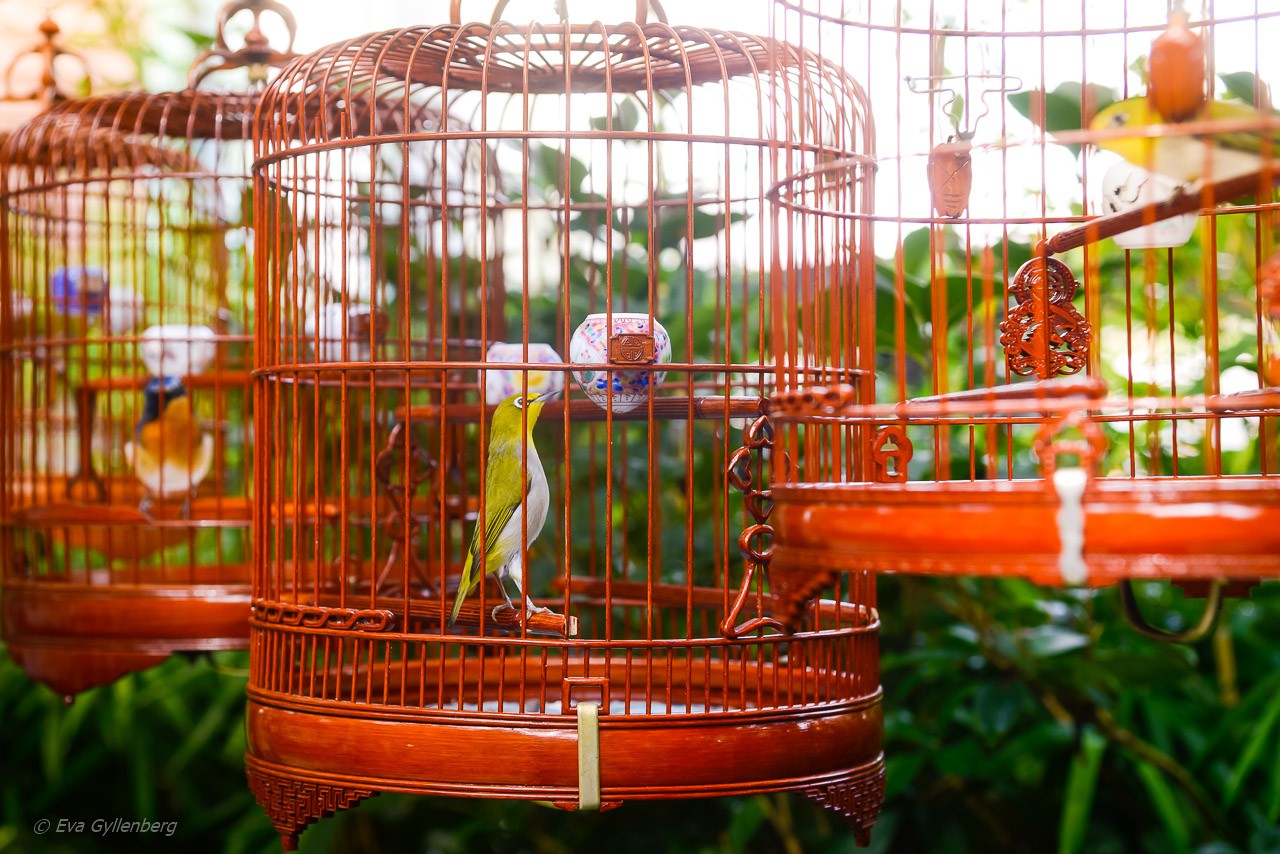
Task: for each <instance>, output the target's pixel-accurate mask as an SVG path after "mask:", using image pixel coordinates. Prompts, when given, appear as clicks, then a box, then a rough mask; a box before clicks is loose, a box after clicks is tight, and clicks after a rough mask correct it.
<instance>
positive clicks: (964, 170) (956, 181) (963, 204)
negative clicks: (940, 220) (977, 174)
mask: <svg viewBox="0 0 1280 854" xmlns="http://www.w3.org/2000/svg"><path fill="white" fill-rule="evenodd" d="M969 148H970V146H969V140H968V139H966V138H965V137H963V136H961V137H960V138H959V139H958V140H957V139H956V137H954V136H953V137H949V138H948V139H947V141H946V142H941V143H938V144H937V145H935V146H934V147H933V150H932V151H930V152H929V193H930V195H931V196H932V197H933V207H934V209H935V210H937V212H938V213H939V214H941V215H942V216H946V217H951V218H952V219H955V218H957V217H959V216H960V215H961V214H963V213H964V211H965V209H966V208H967V207H969V192H970V191H971V190H972V189H973V159H972V158H971V157H970V156H969Z"/></svg>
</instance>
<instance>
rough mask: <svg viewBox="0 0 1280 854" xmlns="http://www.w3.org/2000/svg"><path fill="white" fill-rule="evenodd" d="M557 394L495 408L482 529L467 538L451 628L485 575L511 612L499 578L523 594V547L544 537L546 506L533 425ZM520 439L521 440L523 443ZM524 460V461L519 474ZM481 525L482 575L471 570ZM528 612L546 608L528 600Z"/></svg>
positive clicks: (509, 400)
mask: <svg viewBox="0 0 1280 854" xmlns="http://www.w3.org/2000/svg"><path fill="white" fill-rule="evenodd" d="M559 393H560V392H559V391H558V390H552V391H547V392H543V393H542V394H540V395H538V396H537V397H526V396H524V395H522V394H513V395H511V396H510V397H508V398H507V399H506V400H504V401H502V403H500V404H498V408H497V409H496V410H494V413H493V421H492V422H490V427H489V456H488V458H487V461H486V464H485V477H484V525H483V526H481V524H480V523H479V522H478V521H477V522H476V528H475V532H474V533H473V534H472V536H471V548H470V549H468V551H467V562H466V565H465V566H463V568H462V578H461V579H460V580H459V582H458V596H457V598H456V599H455V600H454V602H453V613H451V614H450V615H449V625H453V623H454V621H456V620H457V619H458V612H459V611H460V610H462V602H463V600H464V599H466V598H467V597H468V596H469V595H471V591H473V590H475V589H476V588H477V587H479V586H480V581H481V579H482V578H483V577H484V575H486V574H493V575H496V577H497V579H498V588H499V589H500V590H501V591H502V598H503V599H505V600H506V603H507V606H508V607H510V608H515V604H514V603H512V601H511V597H510V596H509V595H508V594H507V588H506V586H505V585H504V584H503V583H502V582H503V580H504V579H507V578H512V579H515V582H516V593H517V594H519V593H522V592H523V591H521V589H520V576H521V570H520V568H521V565H522V563H523V560H524V554H523V552H524V549H523V548H522V544H524V543H527V544H529V545H533V541H534V540H536V539H537V538H538V534H540V533H542V526H543V525H544V524H545V523H546V521H547V508H548V507H549V505H550V491H549V490H548V488H547V475H546V473H545V472H544V471H543V470H542V460H541V459H540V458H539V457H538V449H537V447H535V446H534V444H533V425H535V424H537V423H538V416H539V415H540V414H541V413H542V405H543V404H544V403H546V401H547V399H548V398H551V397H554V396H555V395H557V394H559ZM522 421H523V422H524V423H525V424H526V427H525V429H524V430H523V431H522V430H521V429H520V426H521V422H522ZM521 436H523V437H524V439H523V441H522V440H521ZM526 448H527V450H525V449H526ZM522 459H523V460H524V461H525V462H526V463H527V465H526V466H525V467H524V469H523V470H522V469H521V462H522ZM525 505H528V511H529V512H528V514H527V518H525V517H526V514H525ZM522 521H523V524H524V525H527V526H528V527H527V528H526V531H527V533H522V532H521V528H522ZM482 527H483V530H484V547H483V558H484V572H483V573H478V572H476V571H475V563H476V561H478V560H480V558H481V556H482V551H481V542H480V531H481V529H482ZM501 607H502V606H501V605H499V606H498V607H497V608H494V609H493V612H494V613H495V614H497V612H498V608H501ZM528 608H529V613H530V614H533V613H538V612H542V611H546V610H547V609H546V608H535V607H534V606H533V602H532V601H530V602H529V606H528Z"/></svg>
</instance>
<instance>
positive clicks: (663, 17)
mask: <svg viewBox="0 0 1280 854" xmlns="http://www.w3.org/2000/svg"><path fill="white" fill-rule="evenodd" d="M509 2H510V0H498V2H497V3H495V4H494V6H493V14H492V15H490V16H489V25H490V26H494V25H495V24H497V23H498V21H500V20H502V13H503V12H504V11H506V8H507V4H508V3H509ZM566 6H568V0H556V8H557V9H558V10H559V11H560V14H561V17H562V18H566V17H568V14H567V12H566V11H565V7H566ZM650 11H652V12H653V14H654V15H655V16H656V17H657V19H658V20H659V21H660V22H662V23H664V24H665V23H667V12H666V10H665V9H663V8H662V2H661V0H636V17H635V21H636V23H637V24H639V25H640V26H644V24H645V21H647V20H648V19H649V12H650ZM449 23H451V24H453V25H454V26H455V27H456V26H459V25H460V24H461V23H462V0H449Z"/></svg>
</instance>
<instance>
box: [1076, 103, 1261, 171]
mask: <svg viewBox="0 0 1280 854" xmlns="http://www.w3.org/2000/svg"><path fill="white" fill-rule="evenodd" d="M1262 119H1263V115H1262V114H1261V113H1259V112H1258V111H1257V110H1255V109H1254V108H1253V107H1250V106H1248V105H1246V104H1236V103H1231V102H1228V101H1210V102H1209V103H1208V104H1206V105H1205V107H1204V109H1203V110H1202V111H1201V112H1200V114H1199V115H1198V116H1196V117H1195V118H1194V119H1193V121H1222V122H1235V123H1237V124H1239V123H1241V122H1244V123H1246V124H1247V123H1248V122H1249V121H1250V120H1253V121H1258V122H1259V123H1261V121H1262ZM1163 124H1165V120H1164V118H1163V117H1162V116H1161V115H1160V114H1159V113H1158V112H1156V110H1155V108H1154V107H1152V106H1151V102H1150V101H1149V100H1148V98H1147V97H1146V96H1145V95H1143V96H1139V97H1136V98H1127V99H1125V100H1123V101H1116V102H1115V103H1114V104H1111V105H1109V106H1108V107H1107V108H1106V109H1104V110H1101V111H1099V112H1098V115H1096V116H1094V119H1093V122H1092V123H1091V124H1090V128H1091V129H1092V130H1097V131H1102V130H1107V131H1115V130H1119V129H1123V128H1128V129H1130V130H1135V131H1136V130H1145V129H1146V128H1148V127H1151V126H1153V125H1163ZM1097 145H1098V147H1099V148H1101V149H1104V150H1106V151H1111V152H1114V153H1115V154H1119V155H1120V156H1121V157H1123V158H1124V159H1125V160H1127V161H1129V162H1130V163H1132V164H1133V165H1135V166H1141V167H1142V168H1143V169H1146V170H1147V171H1148V172H1155V173H1156V174H1158V175H1164V176H1166V177H1168V178H1172V179H1174V180H1175V181H1183V182H1185V183H1188V184H1190V183H1194V182H1196V181H1199V180H1201V179H1204V180H1207V181H1224V180H1226V179H1228V178H1235V177H1238V176H1240V175H1248V174H1251V173H1253V172H1257V171H1259V170H1260V169H1262V167H1263V165H1264V164H1265V163H1267V162H1268V161H1271V160H1274V159H1275V158H1277V157H1278V156H1280V136H1277V135H1276V133H1275V131H1269V132H1268V133H1267V134H1266V135H1265V136H1264V134H1263V132H1262V129H1261V128H1255V129H1253V130H1235V131H1225V132H1223V133H1215V134H1212V135H1204V134H1199V135H1192V134H1185V133H1179V132H1177V130H1176V129H1174V128H1171V129H1170V132H1169V133H1165V134H1161V135H1160V136H1133V137H1126V136H1115V137H1111V138H1109V139H1100V140H1098V143H1097Z"/></svg>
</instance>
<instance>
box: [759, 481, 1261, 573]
mask: <svg viewBox="0 0 1280 854" xmlns="http://www.w3.org/2000/svg"><path fill="white" fill-rule="evenodd" d="M772 495H773V499H774V501H775V503H776V504H775V509H774V513H773V517H772V522H773V526H774V530H775V534H776V542H775V549H774V554H773V566H774V568H775V570H776V571H777V572H780V573H782V574H788V573H800V572H807V571H810V570H849V571H859V570H871V571H884V572H909V573H920V574H933V575H971V576H1016V577H1022V578H1028V579H1030V580H1032V581H1035V582H1038V583H1043V584H1062V583H1064V582H1069V583H1084V584H1089V585H1095V586H1096V585H1105V584H1111V583H1115V582H1117V581H1120V580H1123V579H1126V578H1169V579H1175V580H1177V579H1253V578H1267V577H1274V576H1277V575H1280V476H1274V475H1272V476H1237V477H1221V478H1210V477H1186V478H1174V477H1163V478H1123V479H1122V478H1100V479H1097V480H1094V481H1092V482H1091V483H1089V484H1088V485H1087V486H1085V488H1084V491H1083V493H1082V495H1080V498H1079V502H1078V507H1077V508H1075V509H1076V510H1077V511H1078V512H1073V511H1072V509H1071V508H1067V513H1066V514H1065V516H1064V515H1063V513H1062V511H1063V510H1064V502H1065V503H1066V504H1071V503H1072V499H1071V498H1070V497H1069V496H1068V497H1066V498H1064V496H1063V495H1062V494H1060V493H1059V491H1058V490H1057V489H1055V487H1054V486H1053V484H1051V483H1046V481H1044V480H1013V481H947V482H909V483H809V484H789V485H777V486H774V487H773V490H772ZM1064 533H1065V539H1066V541H1067V545H1066V546H1065V547H1064V536H1063V535H1064ZM1081 570H1082V572H1081Z"/></svg>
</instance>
